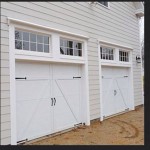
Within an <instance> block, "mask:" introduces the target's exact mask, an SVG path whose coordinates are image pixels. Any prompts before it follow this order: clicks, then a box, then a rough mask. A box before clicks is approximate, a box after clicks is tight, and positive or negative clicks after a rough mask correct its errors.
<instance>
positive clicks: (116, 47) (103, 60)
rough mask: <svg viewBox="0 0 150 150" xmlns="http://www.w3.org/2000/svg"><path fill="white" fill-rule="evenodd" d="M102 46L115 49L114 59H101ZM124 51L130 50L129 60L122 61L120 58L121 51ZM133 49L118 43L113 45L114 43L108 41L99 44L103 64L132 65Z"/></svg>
mask: <svg viewBox="0 0 150 150" xmlns="http://www.w3.org/2000/svg"><path fill="white" fill-rule="evenodd" d="M100 47H108V48H111V49H113V50H114V51H113V52H114V59H113V60H108V59H101V50H100ZM120 50H121V51H124V52H128V58H129V61H128V62H126V61H120V60H119V51H120ZM131 57H132V50H129V49H128V48H122V47H121V46H118V45H113V44H109V43H108V44H107V43H104V44H103V43H100V44H99V59H100V62H101V65H114V66H130V65H131V64H132V58H131Z"/></svg>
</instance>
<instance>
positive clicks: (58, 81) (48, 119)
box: [16, 62, 81, 141]
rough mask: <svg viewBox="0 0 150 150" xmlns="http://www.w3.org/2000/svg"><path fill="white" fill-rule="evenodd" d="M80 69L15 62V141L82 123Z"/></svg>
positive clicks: (36, 136)
mask: <svg viewBox="0 0 150 150" xmlns="http://www.w3.org/2000/svg"><path fill="white" fill-rule="evenodd" d="M80 77H81V74H80V66H79V65H54V64H53V65H50V64H46V63H35V62H34V63H31V62H30V63H29V62H28V63H27V62H16V101H17V106H16V113H17V141H21V140H25V139H28V140H31V139H34V138H38V137H41V136H44V135H48V134H50V133H54V132H57V131H60V130H63V129H67V128H70V127H73V126H74V124H78V123H80V122H81V119H80V116H81V115H80V99H81V97H80V96H81V94H80V93H81V88H80V83H81V78H80Z"/></svg>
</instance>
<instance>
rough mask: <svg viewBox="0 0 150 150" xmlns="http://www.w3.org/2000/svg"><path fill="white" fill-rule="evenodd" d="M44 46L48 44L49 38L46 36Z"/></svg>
mask: <svg viewBox="0 0 150 150" xmlns="http://www.w3.org/2000/svg"><path fill="white" fill-rule="evenodd" d="M44 44H49V37H48V36H44Z"/></svg>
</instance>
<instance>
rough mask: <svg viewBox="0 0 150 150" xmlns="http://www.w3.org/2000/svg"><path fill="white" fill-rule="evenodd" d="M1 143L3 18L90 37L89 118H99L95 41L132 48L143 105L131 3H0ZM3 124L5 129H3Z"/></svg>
mask: <svg viewBox="0 0 150 150" xmlns="http://www.w3.org/2000/svg"><path fill="white" fill-rule="evenodd" d="M1 7H2V8H1V30H2V32H1V56H2V57H1V81H2V84H1V90H2V91H1V93H2V95H1V96H2V102H1V112H2V114H3V116H2V117H3V122H2V124H1V135H2V141H1V142H2V144H10V101H9V97H10V96H9V94H10V92H9V37H8V34H9V33H8V25H7V19H6V17H13V18H17V19H20V20H25V21H28V22H33V23H36V24H41V25H45V26H49V27H52V28H58V29H60V30H66V31H69V32H74V33H78V34H83V35H86V36H89V37H90V39H89V41H88V67H89V89H90V91H89V97H90V118H91V120H92V119H96V118H99V117H100V95H99V94H100V89H99V88H100V85H99V71H98V70H99V61H98V51H97V39H102V40H105V41H109V42H113V43H118V44H121V45H127V46H129V47H133V73H134V95H135V105H139V104H141V103H142V86H141V66H140V65H136V61H135V57H136V55H137V54H139V53H140V48H139V29H138V20H137V18H136V17H135V14H134V12H135V8H134V6H133V3H132V2H110V9H107V8H104V7H102V6H100V5H96V6H95V5H90V4H89V3H88V2H1ZM5 125H6V126H5Z"/></svg>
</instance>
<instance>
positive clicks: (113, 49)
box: [100, 45, 115, 61]
mask: <svg viewBox="0 0 150 150" xmlns="http://www.w3.org/2000/svg"><path fill="white" fill-rule="evenodd" d="M101 48H102V50H103V48H108V49H112V50H113V54H112V56H113V59H102V58H101V56H100V58H101V60H104V61H105V60H106V61H114V60H115V48H113V47H110V46H103V45H101V46H100V55H102V54H104V53H101ZM106 54H107V55H108V56H110V55H109V53H105V56H106Z"/></svg>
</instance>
